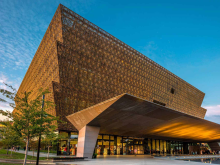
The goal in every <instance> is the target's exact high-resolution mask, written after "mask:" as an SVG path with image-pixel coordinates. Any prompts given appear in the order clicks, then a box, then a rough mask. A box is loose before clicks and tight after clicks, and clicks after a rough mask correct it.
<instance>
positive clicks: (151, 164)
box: [57, 155, 204, 165]
mask: <svg viewBox="0 0 220 165" xmlns="http://www.w3.org/2000/svg"><path fill="white" fill-rule="evenodd" d="M57 164H58V163H57ZM60 164H68V165H97V164H101V165H155V164H156V165H177V164H178V165H179V164H180V165H181V164H182V165H204V163H201V162H192V161H184V160H174V159H164V158H153V157H150V156H146V155H137V156H134V155H129V156H128V155H127V156H123V155H119V156H104V157H99V158H97V159H91V160H85V161H78V162H65V163H60Z"/></svg>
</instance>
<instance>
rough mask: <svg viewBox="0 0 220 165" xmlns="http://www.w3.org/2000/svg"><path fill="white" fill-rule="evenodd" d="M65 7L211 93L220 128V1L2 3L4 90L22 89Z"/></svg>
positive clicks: (0, 73)
mask: <svg viewBox="0 0 220 165" xmlns="http://www.w3.org/2000/svg"><path fill="white" fill-rule="evenodd" d="M59 3H62V4H63V5H65V6H66V7H68V8H69V9H71V10H73V11H75V12H76V13H78V14H79V15H81V16H83V17H85V18H86V19H88V20H89V21H91V22H93V23H95V24H96V25H98V26H99V27H101V28H103V29H104V30H106V31H107V32H109V33H111V34H112V35H114V36H115V37H117V38H118V39H120V40H122V41H123V42H125V43H127V44H128V45H130V46H131V47H133V48H135V49H136V50H138V51H140V52H141V53H143V54H144V55H146V56H148V57H149V58H151V59H152V60H154V61H155V62H157V63H159V64H160V65H162V66H163V67H165V68H166V69H168V70H170V71H171V72H173V73H174V74H176V75H177V76H179V77H180V78H182V79H184V80H185V81H187V82H189V83H190V84H192V85H193V86H195V87H197V88H198V89H200V90H201V91H203V92H204V93H206V95H205V99H204V102H203V105H202V106H203V107H205V108H207V109H208V111H207V112H208V113H207V116H206V119H208V120H211V121H214V122H218V123H220V76H219V75H220V32H219V29H220V1H219V0H210V1H207V0H193V1H192V0H190V1H189V0H178V1H176V0H173V1H170V0H166V1H164V0H154V1H148V0H143V1H142V0H135V1H134V0H133V1H130V0H117V1H116V0H68V1H65V0H59V1H58V0H10V1H9V0H1V1H0V9H1V10H0V87H3V85H2V84H1V83H2V82H7V83H9V84H12V85H13V86H14V87H16V88H18V87H19V85H20V83H21V81H22V79H23V77H24V75H25V73H26V71H27V68H28V66H29V65H30V62H31V60H32V58H33V56H34V54H35V52H36V50H37V48H38V46H39V44H40V41H41V40H42V38H43V36H44V33H45V31H46V29H47V27H48V25H49V23H50V21H51V19H52V17H53V15H54V13H55V11H56V9H57V7H58V5H59ZM0 104H1V105H0V108H7V107H6V105H3V104H2V103H0Z"/></svg>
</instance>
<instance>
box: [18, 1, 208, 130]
mask: <svg viewBox="0 0 220 165" xmlns="http://www.w3.org/2000/svg"><path fill="white" fill-rule="evenodd" d="M39 88H43V89H46V88H49V90H50V91H51V94H49V95H47V96H46V100H50V101H53V102H55V104H56V107H55V108H51V109H50V110H48V112H49V113H50V114H52V115H55V116H59V117H60V119H61V120H63V121H66V122H63V123H59V127H58V129H59V130H67V131H76V129H75V128H74V127H73V125H72V124H71V123H70V122H69V121H68V120H67V119H66V116H67V115H70V114H72V113H75V112H79V111H81V110H83V109H85V108H88V107H91V106H93V105H96V104H98V103H100V102H103V101H105V100H108V99H110V98H113V97H115V96H118V95H120V94H122V93H130V94H132V95H134V96H138V97H140V98H142V99H145V100H149V101H151V102H153V101H154V100H155V101H159V102H161V103H163V104H166V107H169V108H172V109H175V110H177V111H180V112H184V113H187V114H190V115H193V116H197V117H200V118H204V116H205V113H206V110H205V109H204V108H202V107H201V104H202V101H203V98H204V95H205V94H204V93H203V92H201V91H200V90H198V89H197V88H195V87H193V86H192V85H190V84H189V83H187V82H185V81H184V80H182V79H181V78H179V77H177V76H176V75H174V74H173V73H171V72H170V71H168V70H167V69H165V68H163V67H162V66H160V65H158V64H157V63H155V62H154V61H152V60H151V59H149V58H148V57H146V56H145V55H143V54H141V53H140V52H138V51H136V50H135V49H133V48H131V47H130V46H128V45H127V44H125V43H123V42H122V41H120V40H119V39H117V38H115V37H114V36H112V35H111V34H109V33H107V32H106V31H104V30H103V29H101V28H99V27H98V26H96V25H95V24H93V23H91V22H89V21H88V20H86V19H85V18H83V17H81V16H80V15H78V14H76V13H75V12H73V11H71V10H70V9H68V8H66V7H65V6H63V5H59V7H58V9H57V11H56V13H55V15H54V17H53V19H52V21H51V23H50V25H49V27H48V29H47V31H46V33H45V35H44V37H43V39H42V41H41V43H40V46H39V47H38V49H37V51H36V54H35V56H34V58H33V60H32V62H31V64H30V66H29V68H28V71H27V73H26V75H25V77H24V79H23V81H22V83H21V85H20V88H19V90H18V94H22V93H24V92H25V91H33V92H32V94H31V96H30V98H32V99H33V98H35V97H36V94H37V91H38V89H39Z"/></svg>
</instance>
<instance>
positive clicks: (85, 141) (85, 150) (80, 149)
mask: <svg viewBox="0 0 220 165" xmlns="http://www.w3.org/2000/svg"><path fill="white" fill-rule="evenodd" d="M99 130H100V128H99V127H93V126H85V127H83V128H82V129H81V130H79V136H78V145H77V155H76V156H77V157H88V158H89V159H91V158H92V154H93V151H94V148H95V144H96V141H97V138H98V134H99Z"/></svg>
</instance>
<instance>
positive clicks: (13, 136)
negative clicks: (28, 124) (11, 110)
mask: <svg viewBox="0 0 220 165" xmlns="http://www.w3.org/2000/svg"><path fill="white" fill-rule="evenodd" d="M0 123H1V124H2V125H3V126H4V127H2V128H1V130H0V135H1V139H2V140H1V142H2V144H3V145H4V146H5V147H7V154H8V149H9V147H11V156H12V147H13V145H14V146H17V145H20V144H22V139H21V137H20V136H19V135H18V134H17V133H16V131H15V130H14V129H13V126H12V122H11V121H0Z"/></svg>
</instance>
